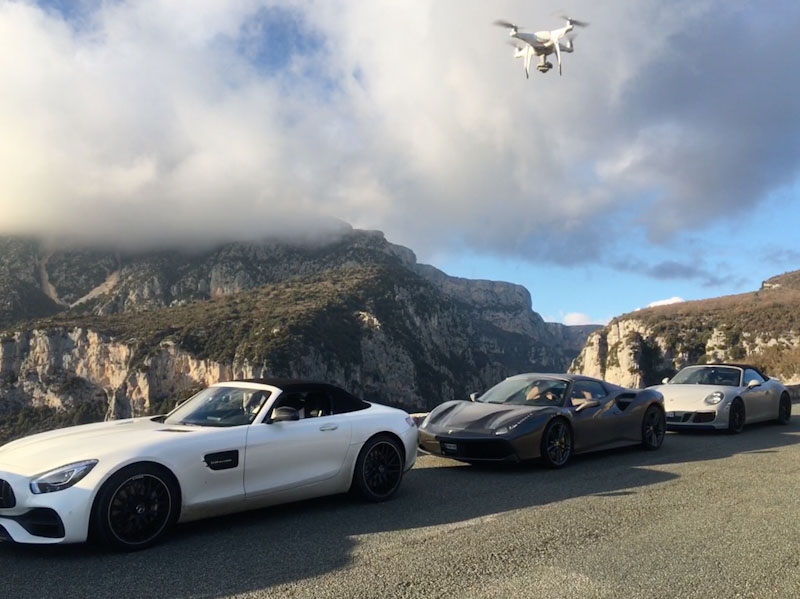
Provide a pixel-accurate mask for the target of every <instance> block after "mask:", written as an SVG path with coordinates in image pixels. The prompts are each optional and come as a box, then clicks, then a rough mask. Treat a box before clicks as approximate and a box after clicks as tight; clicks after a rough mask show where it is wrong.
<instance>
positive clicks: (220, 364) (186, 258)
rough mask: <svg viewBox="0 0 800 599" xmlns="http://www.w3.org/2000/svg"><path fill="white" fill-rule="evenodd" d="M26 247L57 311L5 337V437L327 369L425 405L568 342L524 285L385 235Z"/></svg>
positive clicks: (352, 386) (541, 366) (560, 354)
mask: <svg viewBox="0 0 800 599" xmlns="http://www.w3.org/2000/svg"><path fill="white" fill-rule="evenodd" d="M25 249H26V251H27V254H26V256H27V257H26V260H24V261H23V260H21V259H19V256H20V253H19V252H18V253H17V254H15V256H16V257H17V260H16V263H17V264H22V263H24V264H26V267H25V268H26V269H27V270H31V269H33V273H34V274H33V275H31V276H30V277H29V278H28V281H29V283H30V285H31V287H32V288H33V289H38V290H40V292H41V293H42V294H43V295H44V297H45V299H46V300H47V301H48V302H49V303H47V302H45V306H46V310H44V311H43V314H42V316H45V315H50V316H49V317H46V318H40V319H39V320H37V321H36V322H33V323H28V324H23V323H19V322H17V323H16V324H11V325H10V326H6V331H5V333H3V334H2V338H1V340H0V440H2V438H3V437H5V438H9V437H12V436H17V435H19V434H22V433H24V432H29V431H30V430H33V429H37V428H46V427H49V426H55V425H61V424H68V423H72V422H84V421H91V420H96V419H99V418H119V417H128V416H132V415H134V416H135V415H142V414H149V413H158V412H161V411H163V410H164V409H166V408H168V407H169V406H170V405H171V404H172V403H174V401H175V400H176V399H177V398H179V397H183V396H185V395H186V394H187V393H190V392H191V391H192V390H194V389H197V388H199V387H202V386H205V385H208V384H209V383H212V382H216V381H219V380H228V379H231V378H241V377H260V376H292V377H307V378H314V379H322V380H328V381H332V382H337V383H339V384H341V385H343V386H344V387H346V388H347V389H349V390H351V391H352V392H354V393H357V394H359V395H362V396H363V397H365V398H366V399H371V400H377V401H381V402H385V403H390V404H393V405H398V406H403V407H406V408H408V409H411V410H415V409H427V408H429V407H431V406H433V405H435V404H437V403H439V402H441V401H445V400H447V399H452V398H455V397H466V395H467V394H468V393H470V392H472V391H477V390H481V389H484V388H486V387H487V386H489V385H491V384H493V383H494V382H496V381H497V380H499V379H501V378H503V377H505V376H508V375H509V374H513V373H516V372H520V371H526V370H548V371H563V370H564V369H565V368H566V366H567V365H568V364H569V361H570V360H571V358H572V357H574V355H575V354H576V353H577V350H576V349H574V348H573V347H572V345H574V343H572V341H574V339H572V337H574V335H570V334H568V333H565V331H567V329H564V328H563V327H557V328H556V329H552V328H551V327H549V326H548V325H547V323H544V322H543V321H542V319H541V317H539V315H538V314H536V313H535V312H533V311H532V310H531V299H530V295H529V293H528V292H527V290H525V289H524V288H522V287H520V286H517V285H512V284H509V283H501V282H492V281H470V280H466V279H457V278H453V277H448V276H447V275H445V274H444V273H442V272H441V271H438V270H436V269H434V268H432V267H429V266H425V265H419V264H417V263H416V258H415V256H414V254H413V252H411V250H408V249H407V248H403V247H401V246H396V245H393V244H390V243H388V242H387V241H386V240H385V239H384V237H383V235H382V234H381V233H378V232H365V231H351V232H349V233H347V234H345V235H344V236H343V237H341V238H339V239H336V240H333V241H332V242H330V243H328V244H327V245H321V246H310V247H309V246H306V247H300V246H288V245H285V244H284V245H281V244H271V243H260V244H241V243H239V244H227V245H225V246H222V247H220V248H216V249H214V250H209V251H206V252H203V253H195V254H185V253H176V252H158V253H149V254H140V255H138V256H136V257H134V256H131V255H127V256H125V255H119V254H112V253H108V252H102V251H98V250H91V249H81V250H69V251H65V250H61V251H54V250H52V249H50V250H47V251H45V250H44V249H42V248H41V247H37V246H36V245H35V244H30V245H28V246H26V248H25ZM22 253H23V254H24V252H22ZM37 265H38V268H39V271H38V272H39V275H40V277H39V279H38V281H37V279H36V276H35V274H36V268H35V267H36V266H37ZM27 270H26V272H27ZM71 273H74V275H71ZM37 285H38V286H37ZM45 290H46V291H45ZM0 297H2V291H0ZM27 317H28V318H29V317H30V316H29V315H28V316H27ZM554 331H555V332H557V333H558V334H555V333H554ZM575 334H576V335H580V334H581V332H580V331H577V332H576V333H575ZM568 338H569V339H571V341H570V342H567V341H566V339H568Z"/></svg>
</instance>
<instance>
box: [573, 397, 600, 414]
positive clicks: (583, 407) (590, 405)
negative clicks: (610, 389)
mask: <svg viewBox="0 0 800 599" xmlns="http://www.w3.org/2000/svg"><path fill="white" fill-rule="evenodd" d="M599 405H600V402H599V401H597V400H596V399H590V400H588V401H585V402H583V403H582V404H581V405H579V406H578V407H577V408H575V411H576V412H583V411H584V410H588V409H589V408H596V407H597V406H599Z"/></svg>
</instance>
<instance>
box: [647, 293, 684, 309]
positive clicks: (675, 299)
mask: <svg viewBox="0 0 800 599" xmlns="http://www.w3.org/2000/svg"><path fill="white" fill-rule="evenodd" d="M684 301H686V300H684V299H683V298H682V297H678V296H677V295H676V296H673V297H669V298H667V299H662V300H656V301H654V302H650V303H649V304H647V307H648V308H655V307H657V306H669V305H670V304H679V303H681V302H684Z"/></svg>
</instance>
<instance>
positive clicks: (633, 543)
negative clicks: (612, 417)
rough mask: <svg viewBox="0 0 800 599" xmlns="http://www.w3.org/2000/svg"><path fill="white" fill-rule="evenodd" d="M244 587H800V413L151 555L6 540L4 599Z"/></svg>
mask: <svg viewBox="0 0 800 599" xmlns="http://www.w3.org/2000/svg"><path fill="white" fill-rule="evenodd" d="M234 596H235V597H313V598H326V597H331V598H337V599H342V598H346V597H364V598H372V597H426V598H427V597H448V598H450V597H487V598H498V599H505V598H509V597H526V598H528V597H537V598H538V597H581V598H584V597H610V598H615V599H616V598H621V597H650V598H653V597H703V598H708V597H780V598H791V597H800V406H798V405H795V420H794V422H793V423H792V424H791V425H790V426H788V427H781V426H777V425H756V426H752V427H748V428H747V429H746V430H745V432H744V433H743V434H742V435H739V436H727V435H722V434H669V435H668V436H667V439H666V441H665V443H664V446H663V447H662V449H661V450H659V451H657V452H645V451H642V450H639V449H637V448H631V449H623V450H615V451H611V452H604V453H600V454H593V455H589V456H579V457H576V458H575V459H574V461H573V462H572V464H571V465H569V466H568V467H567V468H566V469H564V470H560V471H549V470H545V469H543V468H541V467H536V466H534V467H510V468H475V467H471V466H466V465H460V464H457V463H453V462H449V461H447V460H442V459H438V458H434V457H430V456H422V457H420V459H419V461H418V464H417V466H416V467H415V468H414V469H413V470H412V471H411V472H410V473H408V474H407V476H406V478H405V479H404V481H403V487H402V489H401V491H400V493H399V494H398V495H397V497H396V498H395V499H394V500H392V501H390V502H388V503H385V504H377V505H371V504H364V503H361V502H359V501H357V500H353V499H351V498H349V497H344V496H343V497H333V498H326V499H319V500H313V501H308V502H304V503H300V504H294V505H289V506H279V507H275V508H269V509H265V510H259V511H255V512H249V513H246V514H239V515H236V516H227V517H224V518H217V519H214V520H206V521H203V522H197V523H192V524H187V525H183V526H179V527H178V528H177V529H176V530H175V531H174V532H173V534H172V535H171V536H170V537H169V538H168V539H167V540H166V542H164V543H163V544H161V545H159V546H157V547H154V548H152V549H150V550H146V551H142V552H139V553H134V554H127V555H119V554H108V553H105V552H104V551H102V550H99V549H97V548H94V547H92V546H86V545H79V546H69V547H27V546H20V545H13V544H10V543H0V597H3V598H9V599H12V598H14V599H17V598H19V599H21V598H24V597H36V598H41V597H44V598H53V599H55V598H61V597H109V598H110V597H114V598H124V597H160V598H169V599H172V598H175V599H183V598H190V597H234Z"/></svg>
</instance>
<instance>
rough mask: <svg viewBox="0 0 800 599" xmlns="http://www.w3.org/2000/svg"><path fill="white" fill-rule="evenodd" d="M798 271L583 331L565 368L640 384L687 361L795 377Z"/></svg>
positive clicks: (799, 371)
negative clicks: (747, 366)
mask: <svg viewBox="0 0 800 599" xmlns="http://www.w3.org/2000/svg"><path fill="white" fill-rule="evenodd" d="M799 309H800V271H797V272H792V273H787V274H785V275H781V276H777V277H773V278H771V279H768V280H767V281H765V282H764V283H763V285H762V287H761V289H759V290H758V291H755V292H752V293H745V294H740V295H734V296H727V297H721V298H715V299H709V300H701V301H694V302H685V303H681V304H673V305H670V306H661V307H658V308H649V309H646V310H639V311H636V312H632V313H630V314H626V315H623V316H620V317H618V318H615V319H613V320H612V321H611V322H610V323H609V325H608V326H606V327H604V328H602V329H600V330H598V331H596V332H594V333H592V334H591V335H589V338H588V340H587V341H586V344H585V346H584V348H583V349H582V350H581V353H580V355H579V356H578V357H577V358H576V359H575V360H574V361H573V363H572V365H571V366H570V371H571V372H582V373H584V374H588V375H590V376H597V377H600V378H605V379H606V380H609V381H611V382H614V383H617V384H620V385H626V386H632V387H640V386H646V385H652V384H655V383H658V382H660V380H661V379H662V378H663V377H665V376H671V375H672V374H674V373H675V372H676V371H677V370H678V369H680V368H682V367H683V366H686V365H688V364H696V363H704V362H716V361H723V362H724V361H748V362H752V363H754V364H756V365H757V366H760V367H761V368H762V369H764V370H765V371H766V372H767V373H768V374H769V375H771V376H776V377H779V378H781V379H782V380H783V381H784V382H785V383H789V384H796V383H800V310H799Z"/></svg>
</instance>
